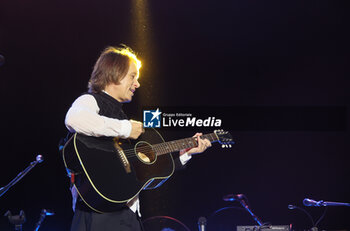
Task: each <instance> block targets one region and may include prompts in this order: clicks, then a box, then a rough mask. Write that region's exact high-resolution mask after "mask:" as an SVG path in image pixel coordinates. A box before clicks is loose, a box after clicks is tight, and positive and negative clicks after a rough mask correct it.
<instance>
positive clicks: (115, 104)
mask: <svg viewBox="0 0 350 231" xmlns="http://www.w3.org/2000/svg"><path fill="white" fill-rule="evenodd" d="M88 94H90V95H92V96H93V97H94V98H95V99H96V101H97V105H98V107H99V108H100V111H99V113H98V114H99V115H102V116H106V117H109V118H113V119H120V120H124V119H128V117H127V116H126V115H125V113H124V111H123V109H122V107H123V104H122V103H120V102H119V101H118V100H116V99H114V98H113V97H112V96H110V95H108V94H106V93H104V92H99V93H88Z"/></svg>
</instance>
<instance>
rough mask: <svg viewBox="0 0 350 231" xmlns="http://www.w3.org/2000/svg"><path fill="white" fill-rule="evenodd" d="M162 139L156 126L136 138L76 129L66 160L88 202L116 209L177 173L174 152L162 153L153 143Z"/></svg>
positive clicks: (98, 208) (99, 209) (96, 208)
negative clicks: (101, 134) (89, 132)
mask: <svg viewBox="0 0 350 231" xmlns="http://www.w3.org/2000/svg"><path fill="white" fill-rule="evenodd" d="M162 142H164V140H163V138H162V137H161V135H160V134H159V133H158V132H157V131H156V130H154V129H147V130H146V132H145V133H144V134H142V135H141V136H140V138H139V139H138V140H132V141H130V140H123V139H119V140H117V139H115V138H111V137H91V136H85V135H82V134H78V133H75V134H74V135H73V136H72V137H71V138H70V139H69V140H68V142H67V143H66V145H65V146H64V148H63V161H64V164H65V167H66V169H67V171H68V172H69V173H70V175H71V177H72V175H74V176H73V181H74V182H73V183H74V187H75V188H76V189H77V191H78V193H79V195H80V197H81V198H82V200H83V201H84V202H85V204H86V205H87V206H88V207H90V208H91V209H92V210H94V211H96V212H100V213H105V212H113V211H117V210H119V209H121V208H122V207H124V206H125V204H126V203H127V202H128V201H129V200H131V199H133V198H134V197H135V196H137V195H138V194H139V192H140V191H141V190H142V189H153V188H156V187H159V186H160V185H161V184H162V183H164V182H165V181H166V180H167V179H168V178H169V177H170V176H171V175H172V174H173V172H174V160H173V158H172V156H171V154H170V153H168V154H165V155H159V156H158V155H157V153H156V151H155V150H154V149H153V147H152V145H153V144H159V143H162Z"/></svg>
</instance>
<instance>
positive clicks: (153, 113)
mask: <svg viewBox="0 0 350 231" xmlns="http://www.w3.org/2000/svg"><path fill="white" fill-rule="evenodd" d="M151 113H152V115H153V117H152V119H151V121H152V120H154V119H157V120H159V115H160V114H162V112H160V111H159V108H157V110H156V111H155V112H151Z"/></svg>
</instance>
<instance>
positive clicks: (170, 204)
mask: <svg viewBox="0 0 350 231" xmlns="http://www.w3.org/2000/svg"><path fill="white" fill-rule="evenodd" d="M349 9H350V8H349V3H347V2H346V1H258V0H257V1H252V0H249V1H238V0H230V1H228V0H222V1H213V0H201V1H199V0H176V1H174V0H169V1H168V0H138V1H136V0H134V1H130V0H126V1H121V0H100V1H92V0H85V1H82V0H69V1H68V0H60V1H58V0H53V1H44V0H33V1H24V0H1V2H0V54H2V55H3V56H4V57H5V58H6V62H5V64H4V65H3V66H1V67H0V77H1V78H0V79H1V84H0V87H1V90H0V94H1V95H0V100H1V104H0V105H1V118H2V122H1V123H0V126H1V134H0V135H1V147H2V149H1V156H0V163H1V166H2V167H1V168H0V176H1V177H0V185H2V186H4V185H6V184H7V183H8V182H9V181H10V180H11V179H12V178H14V177H15V176H16V175H17V174H18V172H20V171H22V170H23V169H24V168H25V167H26V166H27V165H28V164H29V162H31V161H33V160H34V158H35V156H36V155H37V154H42V155H43V156H44V158H45V161H44V162H43V163H42V164H40V165H38V166H37V167H35V168H34V169H33V171H31V172H30V173H29V174H28V175H27V176H26V177H25V178H23V179H22V180H21V181H20V182H19V183H18V184H17V185H16V186H14V187H13V188H12V189H10V190H9V191H8V192H7V193H6V194H5V195H4V196H3V197H2V198H0V215H1V214H4V213H5V212H6V211H7V210H11V211H12V212H13V213H15V214H18V213H19V210H20V209H23V210H24V211H25V212H26V215H27V223H26V225H25V227H24V230H32V229H33V226H34V224H35V223H36V221H37V220H38V217H39V213H40V211H41V209H42V208H46V209H52V210H54V211H55V213H56V215H55V216H53V217H47V219H46V220H45V223H44V224H43V226H42V229H41V230H52V231H54V230H68V229H69V225H70V221H71V218H72V215H73V213H72V211H71V197H70V193H69V190H68V178H67V177H66V176H65V170H64V167H63V163H62V159H61V156H60V154H59V152H58V150H57V144H58V141H59V139H60V138H61V137H63V136H65V134H66V129H65V126H64V117H65V113H66V111H67V110H68V108H69V106H70V105H71V103H72V102H73V101H74V99H75V98H76V97H78V96H79V95H80V94H81V93H82V92H84V91H85V90H86V85H87V81H88V79H89V75H90V73H91V70H92V66H93V64H94V62H95V61H96V59H97V57H98V55H99V53H100V51H101V50H102V49H103V48H105V47H106V46H108V45H118V44H120V43H124V44H127V45H129V46H131V47H132V48H133V49H134V50H135V51H136V52H137V53H138V54H139V57H140V58H141V60H142V61H143V68H142V69H141V77H140V83H141V88H140V89H139V90H138V91H137V92H136V95H135V97H134V101H133V102H132V103H130V104H128V105H125V106H124V109H125V111H127V112H129V115H130V117H133V118H135V119H141V117H140V115H141V114H140V110H141V109H140V107H141V105H143V106H144V105H157V106H189V107H191V106H205V107H207V108H210V107H212V106H217V107H221V106H222V107H223V106H225V107H230V108H236V107H238V106H251V107H257V106H259V107H264V106H276V107H280V106H287V107H288V106H306V107H309V106H319V107H329V106H341V107H345V109H346V111H348V107H349V94H348V92H349V90H348V89H349V81H348V79H347V78H348V76H349V74H348V73H349V72H348V67H349V61H350V56H349V48H350V47H349V41H350V40H349V39H350V38H349V35H348V30H349V23H348V21H349V13H348V12H349ZM231 113H232V112H231ZM343 116H344V117H345V118H347V122H346V123H342V127H341V129H338V128H337V129H330V130H332V131H330V130H327V129H325V130H324V129H323V130H322V129H310V127H308V126H307V124H305V129H303V127H300V126H299V127H298V129H295V130H293V129H287V130H283V129H280V130H278V129H277V130H276V129H269V128H268V127H266V126H265V127H264V126H263V129H259V127H257V128H256V129H254V128H252V129H248V130H246V129H244V128H242V127H240V129H235V128H234V127H230V128H229V129H230V130H231V134H232V136H233V137H234V140H235V141H236V144H235V145H234V147H233V148H231V149H225V150H221V148H220V147H219V145H214V146H213V147H212V148H211V149H210V150H208V151H207V152H206V153H205V154H203V155H198V156H195V157H194V158H193V160H191V161H190V163H188V167H187V169H186V170H184V171H180V172H178V173H177V174H176V175H175V176H174V177H173V178H172V179H170V180H168V181H167V183H166V184H165V185H164V186H163V187H161V188H159V189H157V190H154V191H151V192H145V193H143V194H142V195H141V199H142V204H141V206H142V212H143V217H144V218H149V217H152V216H156V215H163V216H171V217H174V218H176V219H179V220H180V221H182V222H183V223H185V224H186V225H187V226H188V227H189V228H191V230H196V229H197V227H196V223H197V219H198V217H199V216H206V217H207V218H208V224H210V225H211V226H210V230H234V228H235V226H236V225H242V224H254V222H253V221H252V220H251V219H250V218H249V216H248V215H247V213H245V212H244V211H241V210H239V209H230V210H224V211H222V212H219V213H217V214H216V215H215V216H211V215H212V214H213V212H214V211H216V210H218V209H220V208H222V207H225V206H238V207H239V206H240V205H239V204H238V203H237V202H232V203H228V202H224V201H222V196H224V195H226V194H229V193H234V194H236V193H244V194H245V195H246V196H247V197H248V198H249V202H250V204H251V207H252V209H253V210H254V212H255V213H256V214H257V215H258V216H259V217H260V218H261V219H262V220H263V221H266V222H271V223H272V224H275V225H280V224H290V223H293V225H294V227H295V228H296V229H299V230H302V229H308V228H310V226H311V223H310V221H309V220H308V218H307V216H306V215H304V214H303V213H302V212H300V211H297V210H288V209H287V205H288V204H295V205H298V206H301V207H303V206H302V200H303V199H304V198H305V197H310V198H314V199H316V200H321V199H323V200H328V201H342V202H350V187H349V173H350V170H349V168H348V166H349V161H348V159H349V158H348V154H349V142H348V141H349V129H348V125H347V124H348V114H346V112H345V113H344V114H343ZM316 117H317V116H316ZM316 117H315V119H316V120H317V118H316ZM222 118H223V120H224V121H230V119H231V118H230V117H229V116H227V115H226V114H225V113H223V114H222ZM289 118H290V119H292V118H293V116H290V117H289ZM249 119H251V117H249V116H248V117H247V118H246V119H245V120H244V118H243V119H242V123H245V124H249V123H250V120H249ZM275 121H276V123H278V122H279V121H278V118H276V120H275ZM300 121H301V122H302V121H303V118H300ZM234 122H235V123H238V122H239V121H238V122H237V121H234ZM255 122H256V121H255ZM331 122H333V121H327V120H325V121H319V125H320V126H324V127H327V124H328V123H331ZM258 123H260V124H263V123H264V121H260V122H259V121H258ZM283 123H284V125H285V126H287V127H291V125H288V116H287V120H286V118H284V120H283ZM285 123H287V124H285ZM260 128H261V127H260ZM195 132H197V130H193V131H184V132H177V133H175V132H169V133H167V134H165V137H166V138H167V139H172V138H183V137H188V136H191V135H193V134H194V133H195ZM306 209H307V211H309V212H310V213H311V214H312V216H314V219H316V218H317V217H319V216H320V215H321V213H322V212H323V209H322V208H306ZM349 217H350V209H349V208H344V207H339V208H336V207H332V208H329V209H328V211H327V214H326V216H325V218H324V220H323V221H322V222H321V223H320V225H319V227H320V228H322V229H332V230H334V229H350V222H349ZM0 229H1V230H10V226H9V224H8V222H7V219H6V218H5V217H2V218H1V219H0Z"/></svg>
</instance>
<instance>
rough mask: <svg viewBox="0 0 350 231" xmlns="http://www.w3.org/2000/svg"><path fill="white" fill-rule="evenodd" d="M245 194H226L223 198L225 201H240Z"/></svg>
mask: <svg viewBox="0 0 350 231" xmlns="http://www.w3.org/2000/svg"><path fill="white" fill-rule="evenodd" d="M243 198H244V195H243V194H228V195H226V196H224V197H223V198H222V199H223V200H224V201H236V200H237V201H239V200H243Z"/></svg>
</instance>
